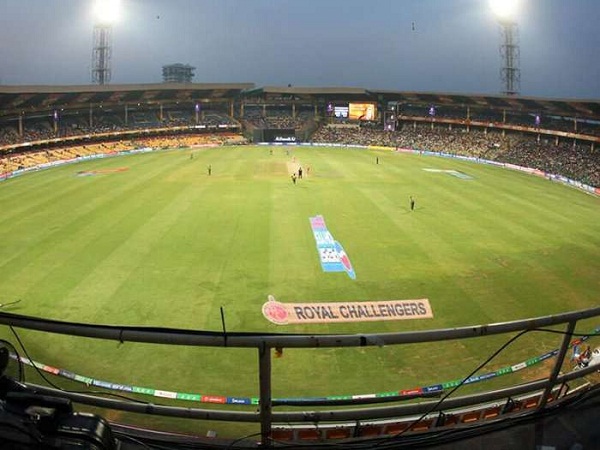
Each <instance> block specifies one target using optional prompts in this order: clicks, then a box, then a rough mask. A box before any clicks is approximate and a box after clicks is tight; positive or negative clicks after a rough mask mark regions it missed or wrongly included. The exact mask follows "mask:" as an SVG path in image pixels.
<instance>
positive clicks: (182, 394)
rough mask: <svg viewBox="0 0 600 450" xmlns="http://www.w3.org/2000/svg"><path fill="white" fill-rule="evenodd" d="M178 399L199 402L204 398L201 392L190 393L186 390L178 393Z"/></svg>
mask: <svg viewBox="0 0 600 450" xmlns="http://www.w3.org/2000/svg"><path fill="white" fill-rule="evenodd" d="M177 400H188V401H191V402H199V401H201V400H202V396H201V395H200V394H188V393H186V392H179V393H177Z"/></svg>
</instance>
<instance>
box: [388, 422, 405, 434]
mask: <svg viewBox="0 0 600 450" xmlns="http://www.w3.org/2000/svg"><path fill="white" fill-rule="evenodd" d="M409 425H410V423H391V424H389V425H386V426H385V428H384V429H383V434H391V435H395V434H400V433H402V432H403V431H404V430H406V429H407V428H408V426H409Z"/></svg>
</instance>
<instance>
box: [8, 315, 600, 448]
mask: <svg viewBox="0 0 600 450" xmlns="http://www.w3.org/2000/svg"><path fill="white" fill-rule="evenodd" d="M598 316H600V307H596V308H591V309H587V310H581V311H574V312H569V313H564V314H557V315H552V316H544V317H538V318H532V319H526V320H517V321H512V322H504V323H496V324H486V325H475V326H468V327H461V328H450V329H439V330H427V331H416V332H401V333H383V334H352V335H350V334H261V333H227V332H208V331H194V330H183V329H172V328H148V327H130V326H128V327H121V326H107V325H92V324H81V323H70V322H60V321H53V320H46V319H41V318H35V317H29V316H22V315H17V314H11V313H8V312H0V324H1V325H4V326H7V327H13V328H14V329H25V330H32V332H34V333H36V335H37V334H39V332H41V333H42V336H46V335H47V336H48V339H50V338H51V337H52V336H54V335H67V336H71V337H79V338H81V337H86V338H92V339H95V340H101V341H93V342H103V341H104V342H106V341H113V342H118V343H126V342H128V343H144V344H158V345H161V346H162V345H166V346H168V347H166V348H167V349H168V350H169V351H171V352H172V351H176V350H175V349H174V348H173V346H187V347H189V348H211V347H220V348H221V350H219V352H223V353H224V352H227V351H236V352H243V353H244V355H245V356H246V357H247V358H246V360H249V361H251V360H254V361H255V369H256V371H255V372H254V374H255V375H256V377H257V380H254V383H255V384H256V386H258V391H259V392H258V396H257V397H255V398H238V399H236V398H233V400H232V401H229V400H230V399H231V398H228V397H225V396H214V397H213V398H210V397H207V398H202V396H201V395H196V394H191V393H187V394H186V393H176V392H166V391H157V390H153V389H150V388H144V389H146V391H145V392H144V390H143V389H142V388H138V390H135V389H134V388H133V387H131V386H129V387H127V386H124V385H115V386H111V383H108V382H96V381H97V380H94V379H93V378H89V377H86V376H81V375H75V374H73V373H72V372H67V371H62V372H63V373H61V370H60V369H56V368H53V367H50V366H46V365H44V363H43V362H42V363H40V362H34V361H32V360H30V359H27V358H23V359H24V362H25V363H26V364H29V365H33V364H35V365H36V366H37V367H38V368H40V369H42V370H45V371H47V372H49V373H52V374H54V375H62V376H65V377H66V378H70V379H71V380H74V381H80V382H82V381H83V382H86V384H91V385H94V386H97V387H102V388H108V389H111V388H113V389H114V388H117V389H120V390H124V391H126V392H133V393H140V394H149V395H154V396H155V397H163V398H169V399H180V400H188V401H194V402H196V403H202V402H205V403H214V404H216V405H211V406H213V407H212V408H196V407H188V406H185V407H181V406H171V405H167V404H165V405H160V404H155V403H151V402H139V401H129V400H123V399H117V398H107V397H105V396H101V395H97V394H91V393H81V392H79V393H77V392H72V391H66V390H59V389H55V388H51V387H47V386H40V385H37V384H31V383H27V384H28V386H30V387H32V388H34V389H35V390H36V391H37V392H39V393H41V394H47V395H53V396H58V397H63V398H68V399H70V400H72V401H73V402H75V403H79V404H83V405H90V406H93V407H100V408H106V409H110V410H116V411H128V412H135V413H141V414H146V415H149V416H161V417H164V418H167V417H172V418H187V419H200V420H206V421H226V422H234V423H254V424H258V425H259V426H260V441H261V443H262V445H266V446H270V445H275V443H277V442H279V441H289V442H292V441H302V442H319V441H323V440H330V439H338V440H339V439H354V438H369V437H376V436H390V435H398V434H403V433H415V432H422V431H426V430H430V429H433V428H437V427H449V426H467V425H469V424H472V423H475V422H479V421H483V420H499V419H502V418H503V417H504V416H507V415H515V414H526V413H527V412H539V411H541V410H543V409H545V408H546V407H547V406H548V404H551V405H555V404H557V403H558V402H560V401H563V400H564V399H566V398H568V397H569V396H570V395H571V394H572V392H573V391H575V390H579V391H581V390H586V389H589V388H590V387H591V384H590V383H589V382H588V381H587V380H586V377H587V376H588V375H590V374H592V373H593V372H596V371H598V368H600V350H598V349H595V350H594V351H593V354H592V355H591V358H590V360H589V361H588V364H586V365H579V366H577V367H574V366H573V365H569V364H568V363H566V360H567V359H568V358H567V356H568V352H569V350H570V349H571V348H572V347H573V346H574V344H579V345H580V346H582V345H581V344H582V343H583V342H584V341H587V340H588V339H589V338H590V337H592V336H597V335H598V329H595V330H593V331H589V330H588V332H587V333H583V331H581V329H578V328H577V327H578V324H579V326H580V327H581V326H582V321H585V323H586V324H589V323H592V322H593V320H595V318H597V317H598ZM596 324H597V323H596ZM532 332H536V333H553V334H555V335H556V336H558V338H559V341H560V345H558V346H557V348H555V349H553V350H551V351H546V352H545V353H543V354H541V355H538V356H534V357H533V358H530V359H528V360H526V361H522V362H518V363H516V364H512V365H509V366H506V367H503V368H500V369H497V370H496V371H494V372H489V373H487V374H485V373H484V374H481V373H479V371H480V369H481V368H483V367H484V366H485V363H487V362H488V361H481V363H482V364H481V366H479V367H478V368H477V369H475V370H474V371H473V372H471V373H470V374H469V375H468V376H465V377H464V378H461V379H459V380H455V381H452V382H448V383H439V384H433V385H425V386H422V387H419V388H414V389H407V390H399V391H393V392H384V393H379V394H377V393H374V394H360V395H350V396H337V397H336V396H316V397H300V398H295V397H293V398H274V396H273V395H272V391H273V389H272V386H273V381H274V379H273V378H274V374H273V367H272V358H273V353H274V351H275V355H277V354H278V353H280V352H282V351H283V350H284V349H289V351H293V350H292V349H311V348H312V349H315V351H317V352H325V351H327V350H328V349H342V348H361V347H363V348H364V347H380V348H384V347H388V346H390V347H394V346H403V345H421V346H426V345H427V344H428V343H440V345H441V344H448V343H451V342H457V341H458V342H462V340H465V339H472V338H477V339H482V338H490V337H491V336H502V337H503V338H504V337H505V338H506V339H505V342H504V344H503V345H502V346H501V347H500V348H498V349H497V351H496V352H494V354H492V355H491V358H492V357H493V356H495V355H496V354H499V353H501V351H502V350H503V349H504V348H505V347H507V346H508V345H509V344H511V343H512V342H514V341H516V340H518V339H519V338H520V337H521V336H523V335H525V334H528V333H532ZM515 333H516V334H515ZM587 343H588V344H589V343H592V339H590V341H589V342H587ZM247 352H251V353H253V352H255V353H254V356H252V355H251V354H250V355H248V353H247ZM254 358H256V359H254ZM491 358H490V359H491ZM541 361H546V362H551V365H550V366H549V367H548V374H545V375H544V376H542V377H538V378H536V379H532V380H528V381H526V382H523V383H516V384H511V385H509V386H507V387H502V388H496V389H487V390H481V391H478V392H472V393H469V394H468V395H462V396H457V397H452V398H450V395H451V394H452V393H453V392H454V391H455V390H457V389H458V388H461V387H463V386H466V385H469V384H472V383H475V382H478V381H483V380H487V379H489V378H496V377H498V376H500V375H503V374H508V373H516V372H517V371H519V370H521V369H523V368H525V367H528V366H531V365H534V364H536V363H539V362H541ZM457 365H458V364H457ZM460 369H461V370H462V369H464V367H461V368H460ZM478 373H479V374H478ZM353 375H355V374H353V373H347V374H344V376H347V377H352V376H353ZM275 381H279V382H281V381H282V380H275ZM306 381H307V383H308V382H309V381H311V380H306ZM569 383H571V385H574V384H577V385H578V387H577V389H572V386H571V385H570V384H569ZM432 398H433V399H432ZM407 400H408V401H407ZM415 400H418V401H415ZM242 405H250V406H251V405H254V406H253V407H251V408H248V409H251V411H244V410H241V409H240V406H242ZM214 406H218V407H217V408H215V407H214ZM348 406H349V407H348ZM308 407H311V408H313V407H317V409H316V410H314V409H311V410H307V409H306V408H308ZM283 408H286V409H285V410H281V409H283ZM298 408H299V409H298ZM338 442H339V441H338Z"/></svg>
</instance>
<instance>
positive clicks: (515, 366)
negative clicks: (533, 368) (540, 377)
mask: <svg viewBox="0 0 600 450" xmlns="http://www.w3.org/2000/svg"><path fill="white" fill-rule="evenodd" d="M525 367H527V364H526V363H524V362H522V363H519V364H515V365H514V366H511V367H510V368H511V369H512V370H513V372H516V371H518V370H521V369H524V368H525Z"/></svg>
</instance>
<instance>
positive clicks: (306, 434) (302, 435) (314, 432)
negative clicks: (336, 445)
mask: <svg viewBox="0 0 600 450" xmlns="http://www.w3.org/2000/svg"><path fill="white" fill-rule="evenodd" d="M298 440H300V441H319V440H321V430H319V429H317V428H304V429H301V430H298Z"/></svg>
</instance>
